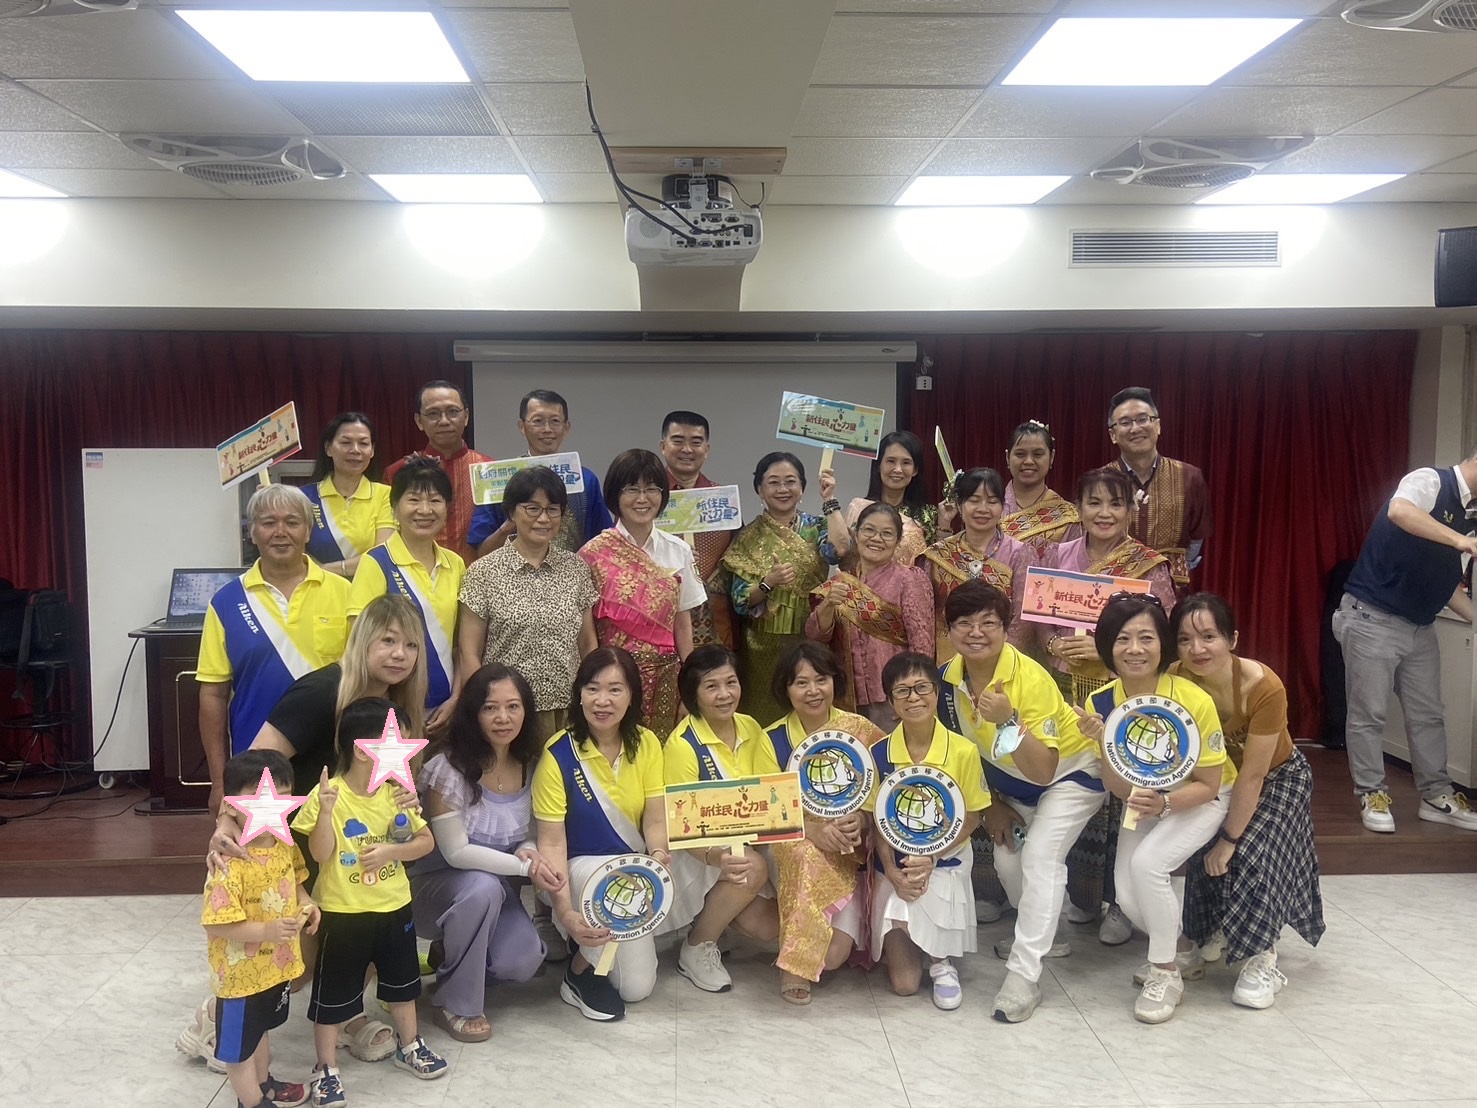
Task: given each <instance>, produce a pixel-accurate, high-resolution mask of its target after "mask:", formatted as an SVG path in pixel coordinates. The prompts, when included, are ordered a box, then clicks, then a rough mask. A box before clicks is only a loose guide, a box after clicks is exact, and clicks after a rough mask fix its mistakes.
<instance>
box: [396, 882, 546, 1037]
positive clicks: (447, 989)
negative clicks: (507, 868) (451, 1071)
mask: <svg viewBox="0 0 1477 1108" xmlns="http://www.w3.org/2000/svg"><path fill="white" fill-rule="evenodd" d="M518 884H519V883H516V882H514V881H512V880H510V879H509V878H506V877H499V876H497V875H496V874H491V873H483V872H481V871H480V870H471V869H444V870H436V871H435V872H433V873H426V874H417V875H415V876H413V877H412V878H411V894H412V898H413V899H412V901H411V903H412V905H413V908H414V914H415V930H416V934H418V935H419V936H420V937H421V938H423V939H440V940H441V941H442V942H443V943H445V944H446V961H445V962H443V963H442V964H441V968H440V969H438V970H437V971H436V994H435V998H434V999H433V1001H432V1003H433V1004H435V1005H436V1006H437V1007H438V1008H445V1009H446V1010H447V1011H448V1012H450V1013H451V1014H452V1015H454V1016H468V1017H471V1016H480V1015H482V1014H483V1011H484V1005H483V993H484V992H485V991H486V989H487V985H488V982H490V981H527V980H528V979H529V978H530V977H532V976H533V975H534V974H535V973H537V972H538V970H539V967H540V966H542V965H543V964H544V944H543V941H542V940H541V939H540V938H539V937H538V932H537V931H536V930H535V929H534V926H533V921H532V920H531V919H529V918H528V913H527V912H525V911H524V910H523V903H522V901H520V900H519V898H518Z"/></svg>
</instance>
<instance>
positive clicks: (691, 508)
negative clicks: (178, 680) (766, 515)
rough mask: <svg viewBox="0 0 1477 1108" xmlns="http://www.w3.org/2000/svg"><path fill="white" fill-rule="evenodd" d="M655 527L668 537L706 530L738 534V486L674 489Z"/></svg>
mask: <svg viewBox="0 0 1477 1108" xmlns="http://www.w3.org/2000/svg"><path fill="white" fill-rule="evenodd" d="M656 526H657V528H658V529H659V530H662V531H665V532H666V533H667V534H669V535H697V534H702V533H703V532H705V531H737V530H738V529H739V528H740V527H741V526H743V514H742V509H741V508H740V506H739V489H738V486H737V485H719V486H718V487H717V488H706V489H673V490H672V495H671V498H670V499H668V501H667V507H666V510H665V511H663V512H662V514H661V515H659V516H657V519H656Z"/></svg>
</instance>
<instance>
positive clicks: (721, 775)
mask: <svg viewBox="0 0 1477 1108" xmlns="http://www.w3.org/2000/svg"><path fill="white" fill-rule="evenodd" d="M733 722H734V726H735V727H737V728H738V749H737V750H731V749H729V746H728V744H727V743H726V742H724V741H723V740H722V739H720V738H719V737H718V736H717V735H716V734H714V733H713V729H712V728H711V727H709V726H708V724H707V721H705V720H704V719H702V718H701V717H699V716H685V717H684V718H683V719H682V720H681V721H680V722H679V723H678V724H677V726H676V728H675V729H674V730H673V731H672V734H671V735H670V736H668V738H667V742H666V745H665V746H663V747H662V756H663V758H664V759H665V761H666V782H667V784H668V785H690V784H692V783H693V782H694V781H722V780H731V779H733V778H735V777H757V776H759V775H761V774H765V773H779V772H780V766H779V762H778V761H777V760H776V758H775V756H774V745H773V744H772V743H771V742H770V741H769V736H768V735H766V734H765V733H764V728H762V727H760V726H759V721H758V720H757V719H755V718H754V717H753V716H746V715H744V714H742V713H739V714H737V715H735V716H734V717H733Z"/></svg>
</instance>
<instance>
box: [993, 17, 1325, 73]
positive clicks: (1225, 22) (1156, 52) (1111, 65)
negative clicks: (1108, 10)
mask: <svg viewBox="0 0 1477 1108" xmlns="http://www.w3.org/2000/svg"><path fill="white" fill-rule="evenodd" d="M1301 22H1302V20H1299V19H1058V20H1057V21H1056V22H1055V23H1053V24H1052V25H1051V27H1050V28H1049V29H1048V30H1047V32H1046V34H1044V35H1042V36H1041V38H1040V40H1038V41H1037V43H1036V45H1035V46H1033V47H1031V51H1030V53H1028V54H1027V55H1026V56H1025V57H1024V58H1022V59H1021V61H1020V64H1019V65H1017V66H1016V67H1015V68H1014V69H1012V70H1011V71H1010V74H1009V75H1008V76H1007V77H1006V78H1005V80H1003V81H1001V82H1000V83H1001V84H1003V85H1133V86H1146V85H1208V84H1210V83H1211V82H1212V81H1215V80H1217V79H1219V78H1221V77H1223V76H1225V75H1226V74H1227V73H1229V72H1230V71H1231V70H1233V69H1235V68H1236V67H1237V66H1238V65H1240V64H1241V63H1242V62H1244V61H1246V59H1247V58H1249V57H1251V56H1252V55H1253V54H1255V53H1256V52H1257V51H1259V50H1261V49H1263V48H1264V47H1267V46H1270V45H1271V44H1272V43H1274V42H1276V41H1277V40H1278V39H1279V38H1281V37H1282V36H1283V35H1285V34H1287V32H1288V31H1290V30H1292V29H1293V28H1294V27H1296V26H1297V25H1298V24H1299V23H1301Z"/></svg>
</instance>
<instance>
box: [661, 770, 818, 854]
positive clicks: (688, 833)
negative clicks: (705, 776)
mask: <svg viewBox="0 0 1477 1108" xmlns="http://www.w3.org/2000/svg"><path fill="white" fill-rule="evenodd" d="M803 838H805V810H804V809H803V808H802V807H801V806H800V775H799V774H798V773H766V774H764V775H763V776H762V777H735V778H730V779H729V780H726V781H694V782H693V783H692V784H690V785H668V786H667V841H668V842H669V843H670V844H671V847H672V849H673V850H694V849H705V848H707V847H710V846H733V845H735V844H738V843H745V844H748V843H757V844H759V845H763V844H765V843H783V842H792V841H794V840H796V839H803Z"/></svg>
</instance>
